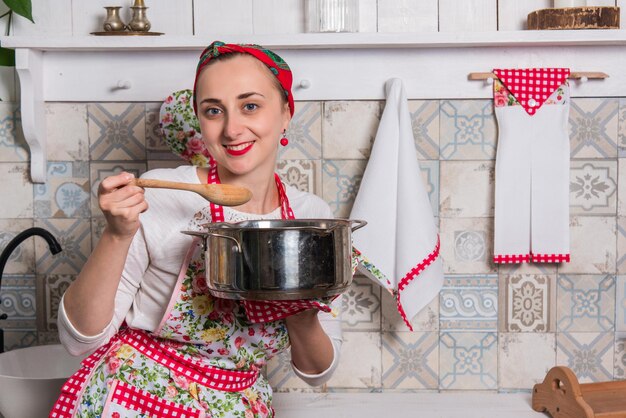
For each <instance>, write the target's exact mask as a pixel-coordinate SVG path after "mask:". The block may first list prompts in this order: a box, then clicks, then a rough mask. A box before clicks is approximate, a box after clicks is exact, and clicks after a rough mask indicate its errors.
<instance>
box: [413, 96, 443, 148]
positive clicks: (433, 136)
mask: <svg viewBox="0 0 626 418" xmlns="http://www.w3.org/2000/svg"><path fill="white" fill-rule="evenodd" d="M409 112H410V113H411V125H413V138H415V148H417V157H418V158H419V159H420V160H438V159H439V101H438V100H409Z"/></svg>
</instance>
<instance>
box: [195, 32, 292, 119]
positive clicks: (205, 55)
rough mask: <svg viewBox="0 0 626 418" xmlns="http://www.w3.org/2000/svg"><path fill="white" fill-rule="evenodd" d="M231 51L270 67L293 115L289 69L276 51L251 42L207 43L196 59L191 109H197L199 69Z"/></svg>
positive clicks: (196, 110)
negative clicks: (250, 57)
mask: <svg viewBox="0 0 626 418" xmlns="http://www.w3.org/2000/svg"><path fill="white" fill-rule="evenodd" d="M232 52H240V53H244V54H249V55H252V56H253V57H254V58H256V59H258V60H259V61H261V62H262V63H263V64H265V65H266V66H267V68H269V69H270V71H271V72H272V74H274V76H275V77H276V78H277V79H278V82H279V83H280V85H281V86H282V87H283V91H284V93H285V96H286V97H287V101H288V102H289V111H290V112H291V116H293V112H294V104H293V94H291V84H292V82H293V77H292V75H291V69H290V68H289V66H288V65H287V63H286V62H285V61H283V59H282V58H281V57H279V56H278V55H277V54H276V53H274V52H272V51H270V50H269V49H265V48H263V47H262V46H259V45H252V44H245V45H240V44H225V43H224V42H220V41H215V42H213V43H212V44H211V45H209V46H208V47H207V48H206V49H205V50H204V51H202V54H200V60H199V61H198V68H196V79H195V81H194V83H193V98H194V99H193V110H194V112H196V114H197V113H198V109H197V107H196V100H195V97H196V87H197V84H198V75H199V74H200V71H202V69H203V68H204V67H205V66H206V65H207V64H208V63H209V62H211V60H212V59H213V58H215V57H218V56H220V55H223V54H229V53H232Z"/></svg>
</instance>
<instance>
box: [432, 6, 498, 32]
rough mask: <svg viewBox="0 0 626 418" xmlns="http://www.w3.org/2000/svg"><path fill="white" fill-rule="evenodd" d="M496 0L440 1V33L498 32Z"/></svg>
mask: <svg viewBox="0 0 626 418" xmlns="http://www.w3.org/2000/svg"><path fill="white" fill-rule="evenodd" d="M497 20H498V19H497V1H496V0H439V31H440V32H489V31H495V30H498V23H497Z"/></svg>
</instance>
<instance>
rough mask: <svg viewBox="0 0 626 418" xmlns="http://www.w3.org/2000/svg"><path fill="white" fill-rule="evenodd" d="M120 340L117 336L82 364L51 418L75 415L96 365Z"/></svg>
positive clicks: (65, 387)
mask: <svg viewBox="0 0 626 418" xmlns="http://www.w3.org/2000/svg"><path fill="white" fill-rule="evenodd" d="M118 340H119V338H117V336H116V337H113V338H112V339H111V340H110V341H109V342H108V343H106V344H105V345H103V346H102V347H100V348H98V349H97V350H96V351H94V352H93V354H91V355H90V356H89V357H87V358H85V359H84V360H83V361H82V362H81V367H80V369H78V371H76V373H74V374H73V375H72V376H70V378H69V379H67V381H66V382H65V384H64V385H63V387H62V388H61V395H60V396H59V398H58V399H57V401H56V403H55V404H54V406H53V407H52V410H51V411H50V415H49V417H50V418H70V417H72V416H73V415H74V411H75V409H76V404H77V402H78V399H80V397H81V395H82V391H83V389H84V388H85V383H86V382H87V381H88V380H89V378H90V377H91V374H92V373H93V370H94V369H95V367H96V365H97V364H98V363H99V362H100V361H101V360H102V358H103V357H104V355H105V354H106V353H107V351H108V350H109V348H111V345H112V344H113V343H114V342H116V341H118Z"/></svg>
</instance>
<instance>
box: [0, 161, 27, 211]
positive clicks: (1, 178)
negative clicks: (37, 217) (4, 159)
mask: <svg viewBox="0 0 626 418" xmlns="http://www.w3.org/2000/svg"><path fill="white" fill-rule="evenodd" d="M0 196H11V204H10V205H7V204H4V205H0V218H32V217H33V183H31V181H30V164H28V163H0Z"/></svg>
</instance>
